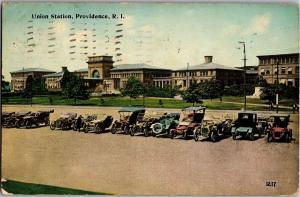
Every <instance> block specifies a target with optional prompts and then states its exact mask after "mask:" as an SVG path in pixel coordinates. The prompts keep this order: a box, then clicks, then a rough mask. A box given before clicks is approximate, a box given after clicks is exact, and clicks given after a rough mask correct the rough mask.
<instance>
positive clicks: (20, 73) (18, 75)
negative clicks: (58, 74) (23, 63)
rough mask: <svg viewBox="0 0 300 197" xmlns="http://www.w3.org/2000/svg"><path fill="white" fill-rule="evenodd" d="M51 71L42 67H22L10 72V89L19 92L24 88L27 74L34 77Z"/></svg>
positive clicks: (39, 76)
mask: <svg viewBox="0 0 300 197" xmlns="http://www.w3.org/2000/svg"><path fill="white" fill-rule="evenodd" d="M51 73H55V71H51V70H47V69H44V68H24V69H21V70H17V71H14V72H11V73H10V74H11V90H12V91H13V92H20V91H22V90H24V89H25V87H26V81H27V78H28V77H29V76H32V78H34V79H35V78H41V77H42V76H44V75H47V74H51Z"/></svg>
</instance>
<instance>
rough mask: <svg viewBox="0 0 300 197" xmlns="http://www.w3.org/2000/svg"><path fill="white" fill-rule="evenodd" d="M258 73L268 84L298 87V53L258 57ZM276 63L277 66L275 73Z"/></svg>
mask: <svg viewBox="0 0 300 197" xmlns="http://www.w3.org/2000/svg"><path fill="white" fill-rule="evenodd" d="M257 58H258V60H259V64H258V69H259V70H258V72H259V75H260V76H262V77H263V78H264V79H266V81H267V83H269V84H276V83H277V72H278V80H279V83H280V84H285V85H289V86H296V87H298V86H299V53H290V54H277V55H259V56H257ZM277 62H278V64H279V66H278V71H277Z"/></svg>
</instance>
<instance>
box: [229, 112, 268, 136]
mask: <svg viewBox="0 0 300 197" xmlns="http://www.w3.org/2000/svg"><path fill="white" fill-rule="evenodd" d="M231 134H232V139H233V140H236V138H237V136H241V137H248V138H249V139H250V140H251V141H253V140H254V139H255V135H256V134H257V135H258V137H259V138H260V137H261V135H262V134H263V128H262V127H260V126H258V120H257V114H256V113H255V112H251V111H243V112H239V113H238V118H237V120H235V121H234V122H233V125H232V128H231Z"/></svg>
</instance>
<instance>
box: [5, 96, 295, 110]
mask: <svg viewBox="0 0 300 197" xmlns="http://www.w3.org/2000/svg"><path fill="white" fill-rule="evenodd" d="M49 97H50V96H49ZM49 97H47V96H39V97H33V99H32V104H42V105H51V103H50V99H49ZM51 98H52V105H75V102H74V99H70V100H68V99H64V98H62V97H61V96H51ZM159 100H161V102H160V101H159ZM228 102H234V103H228ZM243 102H244V98H243V97H231V96H230V97H223V102H220V99H212V100H209V99H208V100H204V102H203V105H204V106H206V107H207V108H208V109H219V110H239V109H241V108H242V107H243ZM2 103H3V104H30V100H27V99H24V98H20V97H10V98H8V99H6V98H3V99H2ZM247 103H249V104H265V103H266V102H265V101H261V100H259V99H247ZM161 104H162V105H161ZM282 104H286V105H290V104H289V102H287V103H282ZM76 105H87V106H117V107H122V106H129V105H130V99H129V98H128V97H119V96H118V97H90V98H89V99H88V100H77V101H76ZM131 105H132V106H143V98H137V99H131ZM191 105H192V104H191V103H186V102H185V101H182V100H176V99H171V98H156V97H147V98H145V107H153V108H157V107H164V108H184V107H188V106H191ZM247 109H249V110H268V107H266V106H255V105H247ZM285 110H286V109H285Z"/></svg>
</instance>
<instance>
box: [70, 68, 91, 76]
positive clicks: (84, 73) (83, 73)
mask: <svg viewBox="0 0 300 197" xmlns="http://www.w3.org/2000/svg"><path fill="white" fill-rule="evenodd" d="M88 71H89V69H88V68H82V69H79V70H74V72H73V73H74V74H75V75H76V76H78V77H82V78H87V77H88V76H89V75H88Z"/></svg>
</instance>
